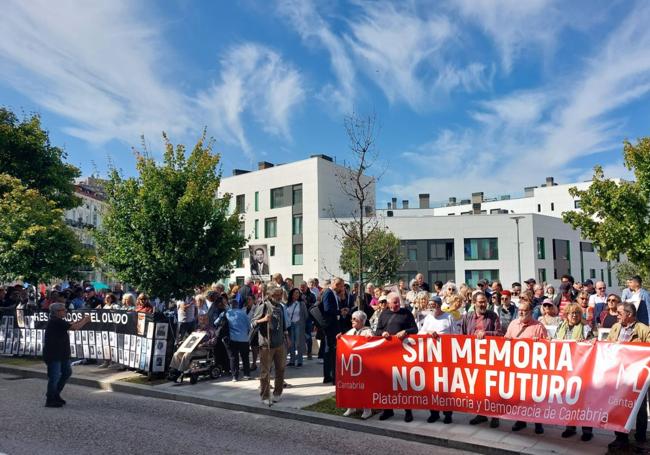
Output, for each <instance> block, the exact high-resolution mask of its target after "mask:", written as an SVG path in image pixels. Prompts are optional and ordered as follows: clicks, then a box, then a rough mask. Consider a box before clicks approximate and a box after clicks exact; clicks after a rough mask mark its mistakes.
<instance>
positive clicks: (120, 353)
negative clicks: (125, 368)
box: [117, 349, 124, 364]
mask: <svg viewBox="0 0 650 455" xmlns="http://www.w3.org/2000/svg"><path fill="white" fill-rule="evenodd" d="M117 363H121V364H124V350H123V349H118V350H117Z"/></svg>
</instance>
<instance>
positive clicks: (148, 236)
mask: <svg viewBox="0 0 650 455" xmlns="http://www.w3.org/2000/svg"><path fill="white" fill-rule="evenodd" d="M163 138H164V140H165V152H164V156H163V162H162V163H160V164H158V163H156V161H155V160H154V159H153V158H152V157H151V156H150V155H149V154H148V153H147V152H146V150H145V152H144V153H143V154H137V155H136V157H137V164H136V166H137V171H138V174H139V175H138V176H137V177H135V178H123V177H122V176H121V175H120V174H119V172H118V171H117V170H115V169H113V170H112V171H111V173H110V179H109V182H108V185H107V187H106V193H107V201H106V202H107V206H108V208H107V212H106V215H105V217H104V221H103V223H102V227H101V229H100V230H98V231H96V233H95V235H96V239H97V247H98V248H97V249H98V256H99V260H100V261H101V262H102V263H104V264H106V265H108V266H109V267H110V268H111V269H112V270H113V271H114V273H115V275H116V276H117V277H118V278H119V279H121V280H122V281H126V282H128V283H131V284H133V285H135V286H136V287H137V288H138V289H140V290H142V291H145V292H148V293H151V294H153V295H156V296H158V297H160V298H161V299H165V300H166V299H169V298H171V297H176V298H180V297H184V296H187V295H190V294H192V293H193V288H194V287H195V286H197V285H201V284H206V283H210V282H213V281H215V280H217V279H219V278H223V277H226V276H228V275H230V273H231V267H232V264H233V262H234V261H235V259H236V258H237V255H238V253H239V250H240V249H241V248H242V247H243V246H244V244H245V239H244V238H243V237H241V236H240V235H239V220H238V216H237V214H229V204H230V195H225V196H223V197H217V190H218V189H219V185H220V182H221V173H220V170H219V160H220V156H219V155H218V154H214V153H212V146H213V141H212V140H208V141H206V137H205V132H204V134H203V136H202V137H201V138H200V139H199V141H198V142H197V144H196V145H195V146H194V149H193V150H192V152H191V153H190V154H189V156H186V151H185V147H184V146H183V145H178V146H176V147H174V146H173V145H172V144H171V143H170V141H169V140H168V138H167V136H166V135H164V134H163Z"/></svg>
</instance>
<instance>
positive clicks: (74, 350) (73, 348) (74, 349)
mask: <svg viewBox="0 0 650 455" xmlns="http://www.w3.org/2000/svg"><path fill="white" fill-rule="evenodd" d="M39 350H40V351H41V352H43V346H42V345H41V346H40V348H39ZM70 358H73V359H75V358H77V345H76V344H71V345H70Z"/></svg>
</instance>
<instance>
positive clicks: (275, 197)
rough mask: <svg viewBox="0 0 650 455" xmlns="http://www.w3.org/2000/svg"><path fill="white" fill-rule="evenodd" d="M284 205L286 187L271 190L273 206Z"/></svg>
mask: <svg viewBox="0 0 650 455" xmlns="http://www.w3.org/2000/svg"><path fill="white" fill-rule="evenodd" d="M278 207H284V188H273V189H272V190H271V208H272V209H275V208H278Z"/></svg>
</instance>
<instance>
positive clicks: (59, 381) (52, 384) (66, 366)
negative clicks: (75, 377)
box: [47, 360, 72, 400]
mask: <svg viewBox="0 0 650 455" xmlns="http://www.w3.org/2000/svg"><path fill="white" fill-rule="evenodd" d="M70 376H72V368H71V367H70V361H69V360H55V361H52V362H47V399H48V400H53V399H54V398H57V397H58V396H59V394H60V393H61V391H62V390H63V387H65V383H66V382H67V381H68V379H69V378H70Z"/></svg>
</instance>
